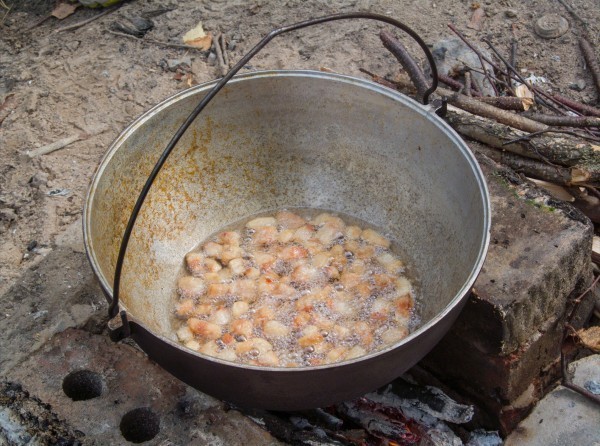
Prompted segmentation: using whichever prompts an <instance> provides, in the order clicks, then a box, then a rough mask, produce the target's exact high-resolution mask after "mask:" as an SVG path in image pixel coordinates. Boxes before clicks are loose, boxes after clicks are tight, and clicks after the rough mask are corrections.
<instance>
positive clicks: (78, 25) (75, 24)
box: [54, 5, 121, 33]
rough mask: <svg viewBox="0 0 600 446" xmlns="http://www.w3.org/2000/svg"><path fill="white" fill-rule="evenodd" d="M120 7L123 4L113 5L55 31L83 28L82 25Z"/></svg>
mask: <svg viewBox="0 0 600 446" xmlns="http://www.w3.org/2000/svg"><path fill="white" fill-rule="evenodd" d="M120 7H121V5H116V6H113V7H112V8H108V9H106V10H105V11H102V12H101V13H100V14H96V15H95V16H93V17H90V18H89V19H86V20H82V21H81V22H77V23H74V24H73V25H69V26H63V27H62V28H58V29H57V30H56V31H54V32H55V33H60V32H63V31H72V30H74V29H77V28H81V27H82V26H85V25H87V24H88V23H92V22H93V21H95V20H98V19H99V18H100V17H104V16H105V15H108V14H110V13H111V12H114V11H116V10H117V9H119V8H120Z"/></svg>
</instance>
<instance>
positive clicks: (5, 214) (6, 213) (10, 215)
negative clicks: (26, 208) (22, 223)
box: [0, 208, 17, 221]
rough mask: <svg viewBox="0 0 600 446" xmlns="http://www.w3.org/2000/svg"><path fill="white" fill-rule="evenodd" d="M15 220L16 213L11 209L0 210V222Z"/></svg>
mask: <svg viewBox="0 0 600 446" xmlns="http://www.w3.org/2000/svg"><path fill="white" fill-rule="evenodd" d="M16 219H17V213H16V212H15V211H14V209H11V208H2V209H0V221H14V220H16Z"/></svg>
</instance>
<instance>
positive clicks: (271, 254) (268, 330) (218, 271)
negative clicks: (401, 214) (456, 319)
mask: <svg viewBox="0 0 600 446" xmlns="http://www.w3.org/2000/svg"><path fill="white" fill-rule="evenodd" d="M400 252H401V247H400V246H399V245H398V243H392V242H391V240H390V238H388V237H386V236H384V235H382V234H381V233H380V232H379V231H377V230H376V229H375V228H374V227H373V226H372V225H369V224H367V223H365V222H364V221H362V220H359V219H357V218H354V217H351V216H348V215H344V214H340V213H332V212H328V211H323V210H319V209H308V208H295V209H286V210H280V211H274V212H269V213H261V214H257V215H253V216H251V217H249V218H246V219H244V220H241V221H238V222H236V223H234V224H232V225H229V226H227V227H225V228H223V229H222V230H221V231H219V232H217V233H215V234H213V235H212V236H211V237H209V238H208V239H206V240H205V241H203V242H202V243H200V245H199V246H197V247H196V248H194V249H193V250H192V251H190V252H189V253H188V254H187V255H186V258H185V262H184V267H183V268H182V272H181V274H180V276H179V278H178V281H177V296H178V297H177V301H176V302H175V305H174V307H175V308H174V312H173V314H174V316H175V317H174V328H175V329H176V332H177V336H178V338H179V341H180V342H181V343H183V344H184V345H185V346H186V347H188V348H190V349H192V350H196V351H199V352H201V353H204V354H207V355H210V356H214V357H216V358H220V359H223V360H226V361H234V362H238V363H242V364H250V365H258V366H270V367H306V366H316V365H324V364H331V363H336V362H340V361H344V360H350V359H354V358H358V357H361V356H363V355H366V354H369V353H372V352H375V351H379V350H381V349H384V348H387V347H389V346H391V345H393V344H395V343H397V342H399V341H400V340H402V339H403V338H404V337H406V336H407V335H408V334H409V333H410V331H411V330H412V329H414V327H416V326H417V325H418V322H419V318H418V314H417V313H418V312H417V308H416V305H415V301H416V299H415V298H416V294H417V290H416V288H417V287H416V283H417V280H416V278H415V275H414V272H413V271H411V269H410V267H409V266H407V264H406V263H405V261H404V260H401V257H402V258H403V259H406V256H399V254H398V253H400Z"/></svg>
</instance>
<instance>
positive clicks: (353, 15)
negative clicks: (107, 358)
mask: <svg viewBox="0 0 600 446" xmlns="http://www.w3.org/2000/svg"><path fill="white" fill-rule="evenodd" d="M345 19H371V20H377V21H379V22H385V23H388V24H390V25H393V26H395V27H396V28H400V29H401V30H402V31H404V32H405V33H407V34H408V35H409V36H411V37H412V38H413V39H414V40H415V41H416V42H417V43H418V44H419V46H420V47H421V48H422V49H423V51H424V52H425V55H426V56H427V60H428V62H429V65H430V66H431V74H432V84H431V87H430V88H429V89H427V90H426V91H425V93H424V94H423V103H424V104H425V105H427V104H428V102H429V96H430V95H431V94H432V93H433V92H434V91H435V90H436V88H437V86H438V80H437V68H436V66H435V62H434V60H433V55H432V54H431V52H430V51H429V48H427V45H426V44H425V42H424V41H423V40H422V39H421V37H419V35H418V34H417V33H416V32H415V31H413V30H412V29H410V28H409V27H408V26H406V25H405V24H404V23H402V22H399V21H397V20H395V19H392V18H391V17H387V16H385V15H381V14H371V13H368V12H350V13H342V14H334V15H329V16H325V17H320V18H317V19H310V20H305V21H303V22H299V23H295V24H293V25H288V26H284V27H282V28H277V29H274V30H272V31H271V32H270V33H269V34H267V35H266V36H265V37H263V39H262V40H261V41H260V42H258V44H257V45H256V46H255V47H254V48H252V49H251V50H250V51H249V52H248V53H247V54H246V55H245V56H244V57H242V58H241V59H240V60H239V62H238V63H236V64H235V66H234V67H233V68H232V69H231V70H229V72H228V73H227V74H226V75H225V76H223V77H222V78H221V80H220V81H219V82H217V84H216V85H215V86H214V87H213V89H212V90H210V91H209V92H208V93H207V94H206V96H204V98H202V100H201V101H200V103H199V104H198V105H197V106H196V108H195V109H194V110H193V111H192V112H191V113H190V115H189V116H188V117H187V119H186V120H185V122H184V123H183V124H182V125H181V127H179V129H178V130H177V132H175V135H173V138H172V139H171V141H170V142H169V144H168V145H167V147H166V148H165V150H164V152H163V153H162V155H161V156H160V158H159V159H158V161H157V162H156V165H155V166H154V169H152V172H151V173H150V176H149V177H148V179H147V180H146V183H145V184H144V187H143V188H142V191H141V192H140V196H139V197H138V199H137V201H136V203H135V206H134V207H133V210H132V211H131V216H130V217H129V221H128V222H127V226H126V228H125V232H124V233H123V239H122V241H121V247H120V248H119V256H118V257H117V263H116V265H115V278H114V282H113V299H112V301H111V303H110V306H109V308H108V315H109V316H110V317H111V318H114V317H115V316H116V315H117V313H118V312H119V287H120V285H121V272H122V270H123V261H124V259H125V253H126V252H127V245H128V243H129V239H130V237H131V233H132V231H133V227H134V225H135V221H136V219H137V216H138V214H139V213H140V209H141V208H142V205H143V204H144V200H145V199H146V196H147V195H148V192H149V191H150V187H151V186H152V183H153V182H154V179H155V178H156V176H157V175H158V173H159V172H160V169H161V168H162V166H163V164H164V163H165V161H166V160H167V158H168V157H169V155H170V154H171V152H172V151H173V148H174V147H175V145H176V144H177V142H178V141H179V139H180V138H181V137H182V136H183V134H184V133H185V131H186V130H187V129H188V127H189V126H190V125H191V124H192V122H194V120H195V119H196V117H197V116H198V115H199V114H200V112H201V111H202V110H204V108H205V107H206V106H207V105H208V103H209V102H210V101H211V100H212V99H213V98H214V97H215V96H216V94H217V93H218V92H219V91H220V90H221V89H222V88H223V87H224V86H225V84H226V83H227V82H229V80H230V79H231V78H232V77H233V76H234V75H235V74H236V73H237V72H238V71H239V70H240V69H241V68H242V67H243V66H244V65H246V64H247V63H248V62H249V61H250V59H252V58H253V57H254V56H255V55H256V53H258V52H259V51H260V50H261V49H262V48H263V47H264V46H265V45H266V44H267V43H269V42H270V41H271V40H272V39H273V38H275V37H277V36H278V35H280V34H284V33H287V32H290V31H295V30H297V29H301V28H306V27H308V26H312V25H318V24H320V23H325V22H333V21H336V20H345ZM121 316H122V319H123V323H125V321H126V318H125V316H124V315H121Z"/></svg>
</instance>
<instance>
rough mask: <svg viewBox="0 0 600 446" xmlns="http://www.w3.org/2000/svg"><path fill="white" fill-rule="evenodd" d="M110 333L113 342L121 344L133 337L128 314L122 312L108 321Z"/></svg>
mask: <svg viewBox="0 0 600 446" xmlns="http://www.w3.org/2000/svg"><path fill="white" fill-rule="evenodd" d="M107 325H108V331H109V336H110V339H111V341H113V342H119V341H122V340H123V339H125V338H128V337H129V336H131V327H130V326H129V320H128V319H127V312H126V311H124V310H121V311H120V312H119V314H117V315H116V316H115V317H113V318H112V319H110V320H109V321H108V324H107Z"/></svg>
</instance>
